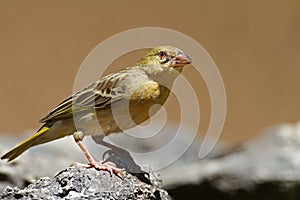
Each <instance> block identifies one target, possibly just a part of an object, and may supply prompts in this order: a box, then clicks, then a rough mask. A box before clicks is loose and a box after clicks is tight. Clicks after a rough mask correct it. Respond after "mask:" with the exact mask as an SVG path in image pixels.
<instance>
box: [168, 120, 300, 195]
mask: <svg viewBox="0 0 300 200" xmlns="http://www.w3.org/2000/svg"><path fill="white" fill-rule="evenodd" d="M195 153H196V152H194V153H192V154H191V155H193V154H195ZM182 169H184V172H185V173H182V172H183V170H182ZM183 176H184V178H183ZM171 177H172V178H171ZM168 178H169V179H170V180H169V181H165V180H164V182H168V183H169V184H168V185H167V189H168V191H169V194H170V195H171V196H173V197H176V198H177V199H181V198H184V197H185V194H186V193H189V194H192V195H193V196H195V198H194V199H198V197H201V198H204V199H224V200H227V199H228V200H235V199H237V200H238V199H262V200H264V199H266V200H267V199H273V200H277V199H278V200H282V199H285V200H296V199H300V123H298V124H283V125H280V126H276V127H273V128H270V129H268V130H266V131H265V132H264V133H262V134H261V136H260V137H259V138H256V139H255V140H253V141H250V142H248V143H246V144H244V145H241V146H239V147H237V148H232V149H231V151H229V152H224V154H223V155H220V156H219V157H216V158H212V159H204V160H198V161H195V162H190V163H184V162H181V165H174V166H172V167H171V168H170V169H169V176H168ZM179 180H184V181H179ZM196 197H197V198H196Z"/></svg>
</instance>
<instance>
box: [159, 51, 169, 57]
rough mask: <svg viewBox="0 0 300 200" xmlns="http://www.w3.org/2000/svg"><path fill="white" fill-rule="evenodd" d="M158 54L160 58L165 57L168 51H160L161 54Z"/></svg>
mask: <svg viewBox="0 0 300 200" xmlns="http://www.w3.org/2000/svg"><path fill="white" fill-rule="evenodd" d="M158 56H159V57H160V58H164V57H166V56H167V53H166V52H164V51H160V52H159V54H158Z"/></svg>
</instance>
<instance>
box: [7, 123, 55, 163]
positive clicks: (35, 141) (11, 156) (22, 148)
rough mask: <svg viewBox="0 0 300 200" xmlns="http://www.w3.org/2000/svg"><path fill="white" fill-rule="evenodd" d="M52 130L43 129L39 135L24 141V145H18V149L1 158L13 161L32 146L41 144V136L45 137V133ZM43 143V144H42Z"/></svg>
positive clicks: (36, 134)
mask: <svg viewBox="0 0 300 200" xmlns="http://www.w3.org/2000/svg"><path fill="white" fill-rule="evenodd" d="M49 129H50V128H49V127H46V126H44V127H42V128H41V129H40V130H39V131H38V132H37V133H35V134H34V135H32V136H31V137H29V138H28V139H26V140H25V141H23V142H22V143H20V144H18V145H17V146H16V147H14V148H13V149H12V150H10V151H9V152H7V153H6V154H5V155H3V156H2V157H1V159H8V161H11V160H13V159H15V158H16V157H18V156H19V155H21V154H22V153H23V152H24V151H26V150H27V149H29V148H30V147H32V146H35V145H37V144H40V143H39V142H38V140H39V138H40V136H41V135H43V134H44V133H45V132H47V131H48V130H49ZM41 143H42V142H41Z"/></svg>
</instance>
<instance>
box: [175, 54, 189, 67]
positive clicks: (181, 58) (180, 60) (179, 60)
mask: <svg viewBox="0 0 300 200" xmlns="http://www.w3.org/2000/svg"><path fill="white" fill-rule="evenodd" d="M175 63H176V65H177V66H178V65H181V66H183V65H187V64H190V63H192V58H190V57H189V56H188V55H185V54H183V53H179V54H177V55H176V56H175Z"/></svg>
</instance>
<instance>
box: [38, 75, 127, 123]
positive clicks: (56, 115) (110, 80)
mask: <svg viewBox="0 0 300 200" xmlns="http://www.w3.org/2000/svg"><path fill="white" fill-rule="evenodd" d="M124 75H125V73H115V74H110V75H107V76H105V77H103V78H101V79H100V80H99V81H96V82H94V83H92V84H91V85H89V86H88V87H86V88H84V89H83V90H81V91H79V92H77V93H75V94H73V95H72V96H70V97H69V98H67V99H66V100H64V101H63V102H62V103H60V104H59V105H58V106H57V107H56V108H55V109H53V110H52V111H51V112H50V113H49V114H48V115H47V116H46V117H44V118H42V119H41V120H40V122H41V123H46V122H50V121H58V120H62V119H66V118H69V117H72V115H73V114H75V113H79V112H83V111H86V110H89V109H93V108H103V107H106V106H110V105H111V103H113V102H116V101H118V100H120V99H122V98H123V96H124V92H125V91H123V90H125V89H126V88H124V87H119V86H118V87H116V85H117V84H118V82H120V80H121V79H122V78H123V77H124Z"/></svg>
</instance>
